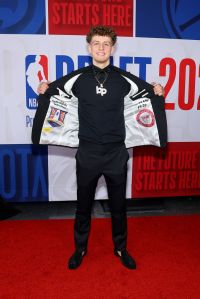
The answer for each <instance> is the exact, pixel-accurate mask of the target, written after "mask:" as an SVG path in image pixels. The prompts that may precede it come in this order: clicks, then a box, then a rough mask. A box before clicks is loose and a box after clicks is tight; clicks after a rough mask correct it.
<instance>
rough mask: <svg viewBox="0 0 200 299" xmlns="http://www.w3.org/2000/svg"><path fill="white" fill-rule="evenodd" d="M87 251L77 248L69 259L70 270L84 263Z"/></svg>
mask: <svg viewBox="0 0 200 299" xmlns="http://www.w3.org/2000/svg"><path fill="white" fill-rule="evenodd" d="M86 253H87V251H86V250H85V251H78V250H76V251H75V252H74V253H73V254H72V256H71V257H70V259H69V262H68V268H69V269H70V270H72V269H76V268H78V267H79V266H80V264H81V263H82V260H83V257H84V256H85V255H86Z"/></svg>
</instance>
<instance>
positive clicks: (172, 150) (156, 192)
mask: <svg viewBox="0 0 200 299" xmlns="http://www.w3.org/2000/svg"><path fill="white" fill-rule="evenodd" d="M189 195H200V142H173V143H168V146H167V147H166V148H165V149H161V148H157V147H153V146H146V147H137V148H134V150H133V176H132V197H134V198H143V197H161V196H163V197H165V196H189Z"/></svg>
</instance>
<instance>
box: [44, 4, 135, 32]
mask: <svg viewBox="0 0 200 299" xmlns="http://www.w3.org/2000/svg"><path fill="white" fill-rule="evenodd" d="M133 2H134V1H133V0H112V1H106V0H95V1H94V0H76V1H75V0H49V1H48V10H49V34H72V35H85V34H86V33H87V32H88V31H89V28H90V27H91V26H95V25H102V24H103V25H107V26H112V27H113V28H114V29H115V30H116V32H117V34H118V35H119V36H133Z"/></svg>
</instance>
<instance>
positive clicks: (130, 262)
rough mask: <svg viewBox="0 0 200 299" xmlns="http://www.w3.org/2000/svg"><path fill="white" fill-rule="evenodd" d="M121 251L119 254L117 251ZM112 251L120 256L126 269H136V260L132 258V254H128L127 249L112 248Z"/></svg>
mask: <svg viewBox="0 0 200 299" xmlns="http://www.w3.org/2000/svg"><path fill="white" fill-rule="evenodd" d="M118 251H119V252H121V255H120V254H119V253H118ZM114 253H115V255H116V256H117V257H119V258H120V260H121V262H122V264H123V265H124V266H125V267H126V268H128V269H132V270H133V269H136V262H135V260H134V259H133V258H132V256H130V254H129V253H128V251H127V250H126V249H124V250H122V251H120V250H116V249H114Z"/></svg>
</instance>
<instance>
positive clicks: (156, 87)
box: [151, 82, 165, 97]
mask: <svg viewBox="0 0 200 299" xmlns="http://www.w3.org/2000/svg"><path fill="white" fill-rule="evenodd" d="M151 84H152V85H153V90H154V93H155V94H156V95H158V96H163V97H164V94H165V92H164V88H163V87H162V85H161V84H159V83H155V82H153V83H151Z"/></svg>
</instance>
